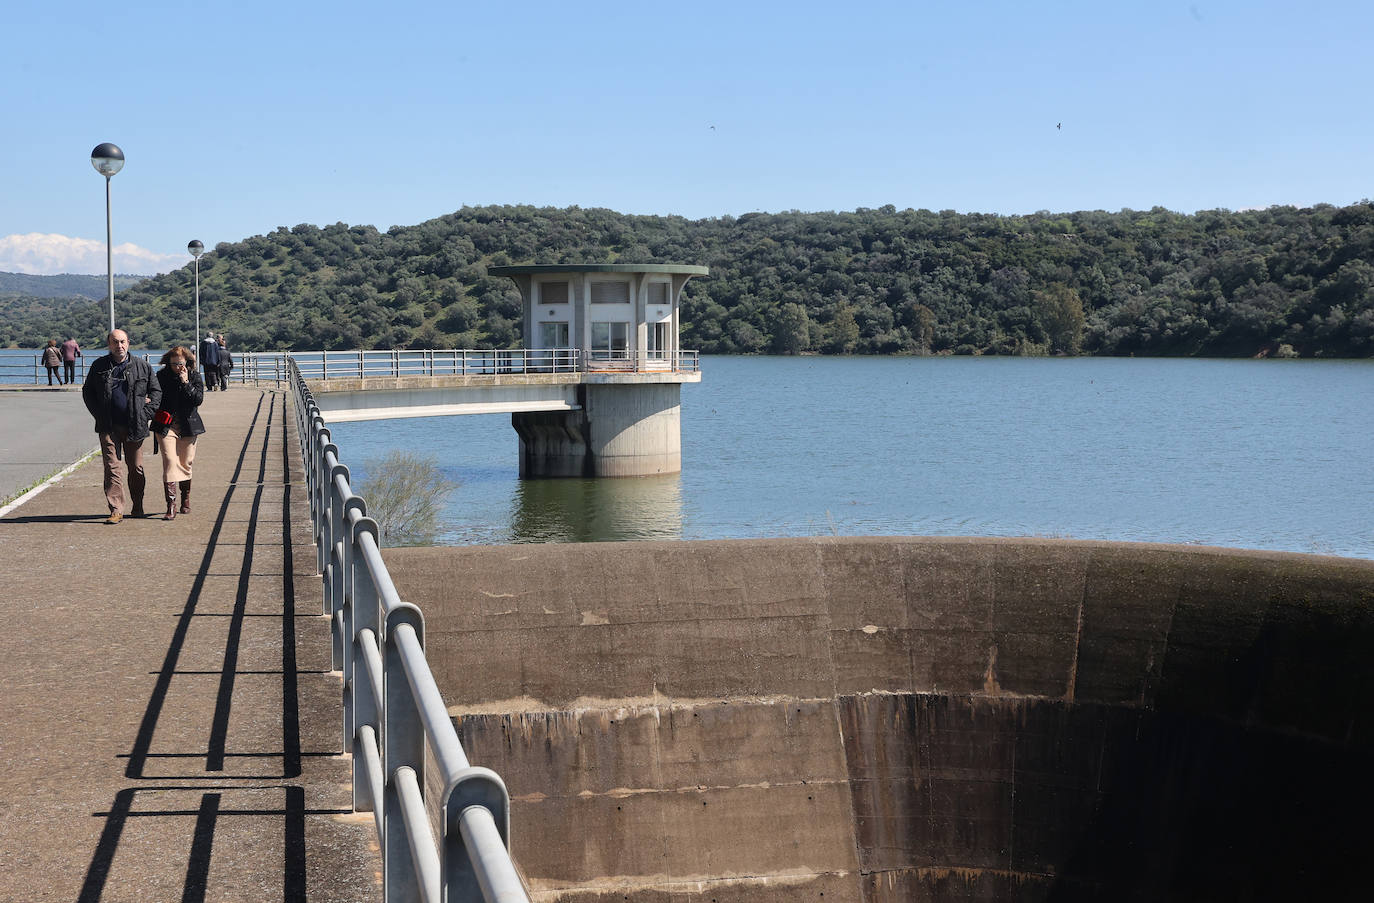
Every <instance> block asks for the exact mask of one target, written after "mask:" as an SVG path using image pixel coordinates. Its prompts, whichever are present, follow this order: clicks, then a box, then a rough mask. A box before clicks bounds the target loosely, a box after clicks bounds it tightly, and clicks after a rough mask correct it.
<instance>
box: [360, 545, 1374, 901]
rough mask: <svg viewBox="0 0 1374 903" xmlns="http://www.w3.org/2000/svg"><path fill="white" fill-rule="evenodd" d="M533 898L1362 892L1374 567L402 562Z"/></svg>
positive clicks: (1026, 559)
mask: <svg viewBox="0 0 1374 903" xmlns="http://www.w3.org/2000/svg"><path fill="white" fill-rule="evenodd" d="M385 555H386V558H387V561H388V563H389V565H390V567H391V572H392V574H393V576H394V578H395V579H396V583H397V586H398V588H399V589H400V590H401V593H402V595H403V596H404V597H405V598H406V599H407V600H409V601H412V602H415V603H417V604H419V605H420V606H421V607H422V608H423V610H424V611H425V614H426V618H427V645H428V650H429V658H430V661H431V663H432V664H433V667H434V670H435V673H436V676H437V678H438V680H439V684H440V687H441V689H442V690H443V692H444V695H445V699H446V700H447V701H448V703H449V704H450V710H451V711H452V713H453V714H454V716H455V719H456V721H457V723H458V724H459V729H460V731H461V733H462V735H463V738H464V743H465V746H466V747H467V749H468V751H469V754H470V757H471V758H472V760H473V761H474V763H477V764H481V765H486V766H489V767H492V768H495V769H496V770H497V771H499V772H500V773H501V774H502V775H503V776H504V778H505V780H506V782H507V784H508V785H509V787H510V789H511V792H512V795H513V797H514V802H513V813H512V816H513V825H514V828H513V832H514V848H515V852H516V856H517V859H518V861H519V863H520V865H521V867H522V869H523V870H524V872H525V874H526V876H527V877H528V879H529V882H530V885H531V887H532V888H533V889H534V890H535V892H536V895H537V896H538V897H539V898H540V899H545V900H565V901H579V903H584V901H603V900H611V899H615V900H620V899H625V898H631V899H634V900H650V901H656V900H664V901H666V900H670V899H671V900H686V899H699V900H713V901H726V900H728V901H746V900H747V901H757V900H794V899H812V898H814V899H820V895H821V894H822V893H823V894H824V895H825V898H826V899H839V900H852V901H896V900H1064V899H1120V900H1140V901H1145V900H1160V899H1170V900H1204V899H1206V900H1216V899H1267V900H1278V899H1284V900H1288V899H1356V898H1358V899H1363V898H1367V896H1368V893H1369V890H1370V888H1369V887H1368V885H1367V884H1366V878H1365V874H1364V871H1363V861H1364V855H1365V848H1366V847H1367V842H1368V838H1369V836H1370V833H1369V830H1368V827H1367V825H1368V822H1369V813H1370V811H1371V806H1372V805H1374V778H1371V769H1370V766H1371V747H1374V730H1372V729H1374V714H1371V708H1370V706H1369V704H1368V700H1369V699H1370V698H1371V690H1374V562H1369V561H1352V560H1343V559H1332V558H1318V557H1310V556H1298V555H1284V554H1263V553H1249V552H1237V551H1227V550H1219V549H1201V548H1195V547H1172V546H1158V545H1123V544H1106V543H1076V542H1062V541H1059V542H1056V541H1035V540H930V539H881V538H873V539H831V538H826V539H802V540H761V541H739V542H694V543H683V542H669V543H604V544H589V545H551V546H498V547H483V548H467V549H400V550H389V551H387V552H386V553H385Z"/></svg>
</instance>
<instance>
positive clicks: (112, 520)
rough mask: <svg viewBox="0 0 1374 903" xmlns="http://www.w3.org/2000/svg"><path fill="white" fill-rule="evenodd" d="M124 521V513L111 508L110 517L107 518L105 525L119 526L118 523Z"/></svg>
mask: <svg viewBox="0 0 1374 903" xmlns="http://www.w3.org/2000/svg"><path fill="white" fill-rule="evenodd" d="M123 519H124V512H123V511H120V510H119V509H118V508H111V509H110V516H109V517H107V518H105V523H107V524H117V523H119V522H120V521H122V520H123Z"/></svg>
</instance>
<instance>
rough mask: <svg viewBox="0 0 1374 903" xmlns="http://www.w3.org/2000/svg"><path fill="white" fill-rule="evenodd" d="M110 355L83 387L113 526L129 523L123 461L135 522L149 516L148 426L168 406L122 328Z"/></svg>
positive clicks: (112, 334) (150, 370) (97, 364)
mask: <svg viewBox="0 0 1374 903" xmlns="http://www.w3.org/2000/svg"><path fill="white" fill-rule="evenodd" d="M108 344H109V346H110V353H109V354H104V355H101V356H100V357H98V358H96V360H95V363H93V364H91V369H90V370H89V371H87V373H86V381H85V382H84V383H82V385H81V398H82V400H83V401H85V402H86V410H88V411H90V412H91V416H92V417H94V418H95V431H96V433H98V434H99V435H100V460H101V463H102V464H103V465H104V467H105V483H104V485H105V503H106V504H107V505H108V506H109V508H110V516H109V517H108V518H107V519H106V520H105V523H107V524H117V523H119V522H120V521H121V520H122V519H123V518H124V484H123V482H122V479H121V475H120V472H119V460H120V458H121V457H122V458H123V459H124V462H125V464H126V465H127V466H128V468H129V497H130V500H131V501H132V502H133V510H132V511H130V516H131V517H143V487H144V486H145V485H146V484H147V480H146V479H145V478H144V476H143V440H144V439H146V438H148V422H149V421H150V420H152V418H153V412H154V411H156V410H157V406H158V403H159V402H161V401H162V387H161V386H160V385H158V382H157V380H156V379H154V378H153V368H152V367H150V366H148V362H147V361H145V360H143V359H142V358H136V357H133V356H132V355H130V354H129V335H128V333H126V332H125V331H124V330H122V329H115V330H113V331H111V332H110V337H109V341H108Z"/></svg>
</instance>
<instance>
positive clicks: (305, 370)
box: [229, 348, 701, 383]
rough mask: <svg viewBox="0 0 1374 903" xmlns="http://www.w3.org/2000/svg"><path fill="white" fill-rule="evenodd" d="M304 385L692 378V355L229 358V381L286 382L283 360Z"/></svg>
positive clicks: (542, 352)
mask: <svg viewBox="0 0 1374 903" xmlns="http://www.w3.org/2000/svg"><path fill="white" fill-rule="evenodd" d="M288 359H290V360H292V361H294V362H295V364H296V368H297V370H298V371H299V372H300V374H301V375H302V376H303V377H304V378H305V379H310V380H329V379H366V378H400V377H403V376H425V377H433V376H495V375H508V374H534V373H588V372H596V371H604V370H611V371H615V372H625V373H647V372H653V373H663V372H685V373H697V372H700V370H701V353H700V352H698V351H643V352H640V351H615V352H601V351H597V352H592V353H591V354H587V353H585V352H583V351H582V350H580V349H577V348H508V349H496V350H490V349H463V348H449V349H433V350H431V349H425V350H418V349H417V350H398V349H393V350H388V351H368V350H356V351H294V352H285V351H264V352H240V353H236V354H235V355H234V369H233V370H232V371H231V372H230V374H229V376H230V379H232V380H234V381H236V382H249V381H254V382H277V383H281V382H284V381H286V379H287V360H288Z"/></svg>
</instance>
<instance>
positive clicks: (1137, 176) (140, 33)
mask: <svg viewBox="0 0 1374 903" xmlns="http://www.w3.org/2000/svg"><path fill="white" fill-rule="evenodd" d="M0 33H3V34H4V35H6V42H5V43H6V45H7V46H6V52H5V53H4V54H3V55H2V56H0V115H3V117H4V119H5V125H6V128H5V130H4V133H5V137H4V139H3V140H0V173H3V174H4V186H5V187H4V189H3V203H0V270H7V271H22V272H91V273H103V272H104V270H105V255H104V241H105V234H104V233H105V221H104V216H105V208H104V188H103V185H102V184H101V183H102V181H103V180H102V179H101V177H100V176H99V175H98V174H97V173H96V172H95V171H94V170H93V169H92V168H91V166H90V163H89V155H90V151H91V149H92V148H93V147H94V146H95V145H97V144H99V143H100V142H102V141H112V142H114V143H116V144H118V145H119V146H120V147H121V148H123V150H124V152H125V155H126V157H127V161H128V162H127V165H126V166H125V168H124V171H123V172H121V173H120V174H119V175H117V176H115V177H114V181H113V185H112V188H113V206H114V240H115V244H116V246H117V247H118V248H119V249H120V252H119V253H118V255H117V257H116V267H115V268H116V270H117V271H119V272H143V273H146V272H154V271H165V270H167V269H171V268H175V267H177V266H181V265H183V264H184V263H186V262H188V261H189V259H190V258H189V257H188V256H187V255H186V253H185V247H186V243H187V241H189V240H190V239H192V238H199V239H201V240H202V241H204V242H205V244H206V245H207V247H213V246H214V245H215V244H216V243H217V242H221V241H238V240H240V239H242V238H245V237H247V236H250V235H256V234H260V233H264V232H268V231H271V230H272V229H274V228H276V227H277V226H293V225H296V224H298V223H314V224H316V225H326V224H329V223H334V222H338V221H342V222H346V223H350V224H372V225H375V226H377V227H379V228H381V229H386V228H387V227H389V226H391V225H411V224H414V223H418V222H422V221H424V220H426V219H430V218H433V217H436V216H441V215H443V214H445V213H449V212H452V211H453V210H456V209H457V208H459V207H461V206H463V205H465V204H469V205H477V204H506V203H528V204H536V205H552V206H567V205H572V204H577V205H581V206H583V207H609V208H612V209H615V210H619V211H623V212H627V213H654V214H670V213H671V214H681V215H684V216H688V217H693V218H696V217H710V216H720V215H724V214H734V215H738V214H741V213H746V212H749V211H753V210H763V211H777V210H788V209H800V210H852V209H854V208H856V207H878V206H881V205H883V204H894V205H896V206H897V207H899V208H904V207H917V208H920V207H925V208H929V209H932V210H941V209H954V210H958V211H961V212H973V211H977V212H992V213H1003V214H1016V213H1030V212H1034V211H1036V210H1041V209H1045V210H1052V211H1068V210H1083V209H1105V210H1119V209H1121V208H1123V207H1131V208H1136V209H1142V208H1149V207H1152V206H1156V205H1159V206H1164V207H1168V208H1170V209H1173V210H1180V211H1184V212H1193V211H1196V210H1199V209H1209V208H1217V207H1226V208H1230V209H1241V208H1246V207H1264V206H1268V205H1270V204H1296V205H1299V206H1307V205H1311V204H1315V203H1330V204H1338V205H1339V204H1349V203H1353V202H1355V201H1359V200H1361V199H1364V198H1368V197H1371V196H1374V187H1371V181H1372V180H1374V169H1371V166H1370V162H1371V154H1370V149H1371V148H1372V147H1374V113H1371V103H1370V95H1371V88H1374V66H1372V65H1371V63H1370V51H1369V43H1368V42H1369V36H1370V35H1371V34H1374V4H1370V3H1368V2H1322V0H1316V2H1309V3H1302V4H1299V3H1271V2H1231V0H1227V2H1214V0H1195V2H1191V3H1189V2H1181V3H1173V2H1158V0H1156V2H1103V0H1096V2H1056V0H1045V2H1041V3H1036V4H1027V3H1023V2H1022V3H1001V2H976V0H974V2H966V3H952V2H948V0H942V2H938V3H933V2H906V3H849V4H844V3H808V2H789V3H749V2H742V0H736V2H732V3H715V2H704V3H694V4H681V5H677V6H667V5H657V4H655V5H646V4H631V3H602V4H598V3H582V4H567V3H524V4H510V5H503V4H494V3H489V4H471V3H463V2H446V3H423V2H405V0H397V2H391V3H380V4H379V3H376V2H369V3H352V2H334V3H328V4H324V3H314V2H302V3H290V2H277V3H259V2H241V3H235V4H146V3H145V4H140V3H137V2H133V3H128V4H119V3H115V4H96V3H87V2H77V3H66V4H39V3H37V2H29V0H20V2H19V3H14V4H6V5H5V6H4V8H3V10H0ZM1061 124H1062V127H1058V128H1057V127H1056V126H1057V125H1061Z"/></svg>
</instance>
